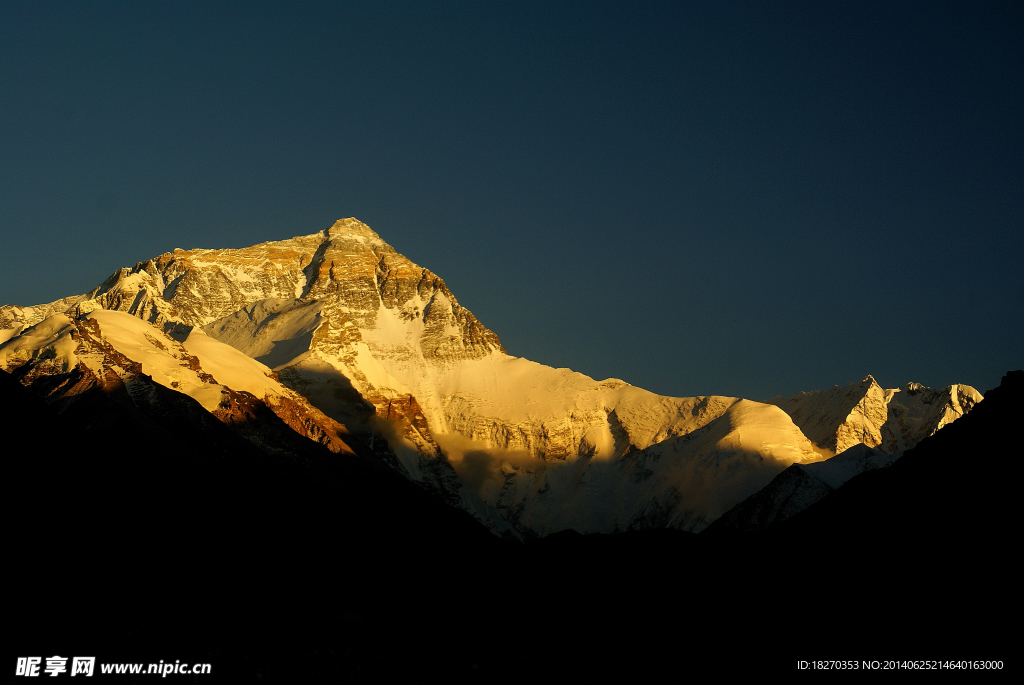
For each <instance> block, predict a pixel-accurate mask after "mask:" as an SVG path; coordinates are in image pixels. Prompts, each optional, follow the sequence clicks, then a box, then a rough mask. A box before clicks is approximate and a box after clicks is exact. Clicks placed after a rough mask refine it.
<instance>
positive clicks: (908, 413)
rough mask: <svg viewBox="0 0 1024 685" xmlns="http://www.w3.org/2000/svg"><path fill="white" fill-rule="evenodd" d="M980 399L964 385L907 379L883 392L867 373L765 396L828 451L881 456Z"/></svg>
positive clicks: (927, 432) (909, 444) (917, 438)
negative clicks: (868, 451)
mask: <svg viewBox="0 0 1024 685" xmlns="http://www.w3.org/2000/svg"><path fill="white" fill-rule="evenodd" d="M981 399H982V397H981V393H979V392H978V391H977V390H975V389H974V388H972V387H970V386H969V385H950V386H948V387H946V388H944V389H941V390H934V389H932V388H926V387H925V386H923V385H920V384H919V383H908V384H907V385H905V386H903V387H902V388H895V389H891V390H885V389H883V388H882V387H881V386H880V385H878V383H877V382H875V379H874V378H872V377H871V376H867V377H866V378H864V380H862V381H860V382H859V383H851V384H850V385H847V386H846V387H843V388H840V387H839V386H833V387H832V388H830V389H828V390H819V391H815V392H802V393H798V394H796V395H793V396H791V397H787V398H782V397H773V398H772V399H770V400H767V402H768V403H769V404H774V405H776V406H778V407H780V408H782V409H783V410H784V411H785V412H786V413H787V414H789V415H790V416H791V417H792V418H793V422H794V423H795V424H796V425H798V426H799V427H800V429H801V430H802V431H803V433H804V435H806V436H807V437H808V438H810V439H811V440H812V441H814V443H815V444H816V445H817V446H818V447H820V448H823V449H826V450H828V451H829V452H831V453H833V454H838V453H840V452H845V451H846V450H848V449H850V448H851V447H853V446H855V445H861V444H863V445H867V446H868V447H873V448H876V449H878V450H880V451H881V452H884V453H886V454H893V453H896V452H901V451H903V450H906V449H909V448H910V447H913V446H914V445H916V444H917V443H918V442H920V441H921V440H923V439H924V438H926V437H928V436H929V435H932V434H933V433H935V431H937V430H938V429H940V428H942V427H943V426H945V425H946V424H948V423H950V422H951V421H954V420H956V419H957V418H959V417H960V416H963V415H964V414H966V413H967V412H968V411H970V410H971V408H972V407H973V406H974V405H975V404H976V403H978V402H980V401H981Z"/></svg>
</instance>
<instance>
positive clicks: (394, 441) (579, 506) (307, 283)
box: [0, 218, 980, 536]
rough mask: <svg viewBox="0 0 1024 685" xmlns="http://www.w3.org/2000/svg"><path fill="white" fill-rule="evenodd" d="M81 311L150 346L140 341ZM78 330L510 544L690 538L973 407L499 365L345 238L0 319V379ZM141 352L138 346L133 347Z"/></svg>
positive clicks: (470, 329)
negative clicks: (296, 405) (266, 413)
mask: <svg viewBox="0 0 1024 685" xmlns="http://www.w3.org/2000/svg"><path fill="white" fill-rule="evenodd" d="M99 310H110V311H111V312H123V313H124V315H129V316H130V317H134V319H136V320H139V323H138V325H142V326H146V325H148V326H149V327H151V328H152V329H153V331H152V332H151V334H150V335H149V336H148V337H147V336H146V335H142V334H141V333H140V332H139V331H137V330H135V328H137V325H136V324H131V325H129V324H128V322H127V321H126V320H123V319H118V318H116V317H113V318H112V317H111V316H109V315H103V316H98V315H99ZM89 321H93V322H95V323H89V324H87V325H88V326H93V327H94V328H95V327H96V326H98V329H96V330H98V331H99V333H98V334H97V335H100V336H101V338H102V340H103V341H105V344H110V345H112V346H113V347H114V348H117V349H116V350H115V351H116V352H117V353H118V354H120V355H123V356H124V357H126V358H128V359H131V360H133V361H135V362H139V363H141V364H142V370H143V372H144V373H149V372H147V371H145V369H146V359H149V358H151V359H155V358H156V357H155V356H153V355H154V354H155V353H154V352H153V349H155V348H156V347H159V346H162V347H163V348H165V350H166V351H168V354H170V355H171V356H172V357H173V356H174V355H178V356H177V357H174V358H176V359H178V360H179V361H178V362H177V363H183V362H181V360H183V359H185V357H182V356H181V355H182V354H187V355H189V356H190V358H191V357H194V358H195V359H196V360H197V361H196V362H195V363H194V364H193V365H194V366H197V367H201V368H203V369H206V368H207V367H208V366H209V367H218V368H221V369H222V370H221V371H220V372H219V373H215V374H214V376H216V377H217V380H218V386H217V387H218V388H220V387H221V385H223V386H224V388H223V390H216V389H211V387H212V386H210V383H206V386H210V387H206V386H203V383H201V382H200V381H201V377H200V381H195V383H199V385H196V386H195V387H196V388H199V389H201V390H202V391H203V392H205V393H207V395H209V394H210V393H211V392H214V393H217V392H227V391H229V390H233V391H244V392H250V393H251V394H253V395H254V396H255V397H256V399H258V400H260V401H264V400H266V401H267V403H268V405H269V406H277V405H279V404H280V400H279V399H274V398H280V397H287V398H288V400H289V401H290V402H295V401H298V400H302V401H305V402H308V404H309V407H308V408H303V412H305V414H304V415H310V416H317V417H322V418H318V419H317V423H318V425H319V426H324V425H328V426H336V425H337V426H343V427H347V428H345V430H347V431H351V435H348V434H347V433H346V438H345V442H346V444H347V443H349V442H353V441H355V440H359V441H362V443H363V444H365V446H366V450H365V451H368V452H371V453H373V454H376V455H377V456H378V458H380V459H382V460H384V461H385V462H387V463H388V464H390V465H391V466H392V467H393V468H395V469H397V470H399V471H400V472H401V473H403V474H405V475H406V476H407V477H409V478H410V479H412V480H414V481H417V482H419V483H420V484H422V485H423V486H424V487H426V488H427V489H428V490H431V491H433V492H435V493H437V494H438V495H440V496H442V497H443V498H444V499H445V500H446V501H448V502H449V503H450V504H452V505H455V506H458V507H461V508H464V509H467V510H469V511H471V512H472V513H473V514H474V515H476V516H477V517H478V518H479V519H480V520H481V521H483V522H484V523H485V524H486V525H488V526H490V527H491V528H492V529H493V530H495V531H496V532H507V533H510V534H514V535H526V536H533V535H546V534H549V533H553V532H557V531H559V530H563V529H567V528H572V529H575V530H577V531H580V532H614V531H622V530H629V529H636V528H646V527H672V528H680V529H684V530H691V531H699V530H701V529H702V528H704V527H705V526H707V525H708V524H709V523H710V522H711V521H713V520H715V519H716V518H718V517H719V516H721V515H722V514H723V513H724V512H726V511H727V510H729V509H730V508H731V507H733V506H734V505H736V504H737V503H739V502H741V501H742V500H744V499H745V498H746V497H748V496H749V495H751V494H753V493H754V492H756V491H758V490H759V489H760V488H762V487H763V486H765V485H766V484H767V483H768V482H769V481H771V480H772V479H773V478H774V477H775V476H776V475H778V474H779V473H781V472H782V471H783V470H784V469H786V468H787V467H788V466H790V465H792V464H807V463H812V462H818V461H821V460H823V459H825V458H827V457H830V456H831V455H832V454H834V453H835V452H836V451H841V450H840V448H845V447H846V446H849V445H850V444H856V443H859V442H864V443H865V444H868V445H869V446H871V447H876V446H879V445H882V446H883V448H889V447H891V448H892V450H891V451H897V450H901V449H906V448H907V447H909V446H911V444H912V443H913V442H915V441H916V440H919V439H921V438H922V437H924V436H925V435H926V434H930V432H934V431H935V430H937V428H938V427H939V426H941V425H942V423H944V422H948V421H949V420H952V419H953V418H955V417H956V416H959V415H961V414H962V413H964V412H966V411H968V410H969V409H970V407H971V406H973V402H975V401H977V400H978V399H980V395H978V394H977V393H976V392H975V391H974V390H973V389H971V388H967V386H950V388H947V389H946V390H945V391H931V390H928V389H923V388H921V387H920V386H916V385H908V386H907V387H906V388H905V389H904V390H903V391H902V395H906V396H907V397H911V396H913V397H917V398H918V399H917V400H915V401H912V402H910V403H909V404H907V403H904V404H900V403H898V402H896V400H894V399H893V396H894V394H895V393H896V392H897V391H895V390H894V391H886V390H882V389H881V388H879V387H878V386H877V384H875V383H874V380H873V379H870V377H869V378H868V379H865V380H864V381H863V382H862V383H861V384H855V385H857V387H856V388H854V387H852V386H848V387H847V388H845V389H843V390H841V391H840V390H838V389H837V388H834V389H833V390H832V391H825V392H824V393H817V394H815V393H811V394H808V395H806V396H799V397H794V398H789V399H788V400H782V399H781V398H776V399H774V400H771V401H769V403H760V402H753V401H749V400H743V399H738V398H732V397H718V396H709V397H690V398H678V397H664V396H659V395H655V394H654V393H651V392H648V391H646V390H643V389H640V388H636V387H634V386H631V385H629V384H628V383H625V382H623V381H620V380H615V379H608V380H604V381H596V380H594V379H592V378H589V377H587V376H584V375H583V374H580V373H575V372H573V371H570V370H569V369H554V368H551V367H547V366H543V365H541V364H537V363H534V362H531V361H528V360H526V359H522V358H518V357H513V356H510V355H509V354H507V352H506V350H505V349H504V347H502V345H501V342H500V340H499V339H498V336H497V335H495V334H494V333H493V332H492V331H490V330H489V329H488V328H486V327H485V326H484V325H483V324H482V323H481V322H480V321H478V320H477V319H476V317H475V316H473V314H472V313H471V312H469V311H468V310H467V309H465V308H464V307H462V306H461V305H459V303H458V300H457V299H456V298H455V296H454V294H453V293H452V292H451V291H450V290H449V289H448V287H447V286H446V285H445V283H444V281H443V280H441V278H440V277H439V276H437V275H436V274H434V273H432V272H431V271H429V270H428V269H426V268H423V267H420V266H418V265H416V264H415V263H413V262H412V261H411V260H409V259H408V258H406V257H404V256H402V255H401V254H399V253H398V252H396V251H395V249H394V248H392V247H391V246H390V245H389V244H387V243H386V242H385V241H384V240H383V239H381V238H380V236H378V235H377V233H375V232H374V231H373V230H372V229H371V228H370V227H369V226H367V225H366V224H364V223H363V222H361V221H359V220H357V219H354V218H348V219H340V220H338V221H336V222H335V223H334V224H333V225H332V226H330V227H329V228H327V229H325V230H323V231H319V232H317V233H313V234H310V235H304V236H297V237H293V238H290V239H287V240H281V241H273V242H267V243H262V244H259V245H254V246H252V247H247V248H242V249H221V250H210V249H195V250H181V249H175V250H174V251H172V252H168V253H165V254H162V255H160V256H158V257H155V258H153V259H149V260H147V261H144V262H139V263H138V264H136V265H135V266H134V267H132V268H122V269H119V270H118V271H116V272H115V273H114V274H112V275H111V276H110V277H109V278H107V279H106V280H105V281H104V282H103V283H102V284H100V285H99V286H97V287H96V288H94V289H93V290H92V291H90V292H88V293H85V294H82V295H78V296H73V297H68V298H64V299H62V300H58V301H56V302H51V303H49V304H45V305H38V306H33V307H17V306H10V305H8V306H4V307H0V329H2V332H0V342H3V341H5V340H6V341H7V342H6V343H4V344H3V346H2V347H0V363H2V364H3V366H4V368H6V369H9V370H13V369H16V368H20V367H22V366H25V365H33V364H34V365H38V364H39V363H40V360H41V359H44V358H48V359H51V360H52V359H57V358H60V359H64V360H65V361H66V362H67V364H71V366H74V364H73V363H72V360H73V358H75V355H76V354H78V352H77V350H76V346H81V345H83V344H84V343H83V342H82V341H83V340H84V338H83V333H82V330H83V329H82V326H83V325H86V324H83V323H76V322H89ZM122 329H124V330H123V331H122ZM129 329H131V335H129V334H128V332H127V331H129ZM72 330H75V331H77V336H78V337H77V338H76V336H75V335H74V334H72ZM89 330H93V328H90V329H89ZM46 331H50V332H51V333H52V334H53V335H50V334H46V333H45V332H46ZM61 331H63V333H60V332H61ZM105 331H109V332H106V333H105ZM117 331H121V332H117ZM55 336H56V337H55ZM140 336H141V337H140ZM149 338H152V339H153V340H156V341H157V342H156V343H151V342H150V343H146V344H148V345H149V347H146V344H143V342H140V341H144V340H149ZM119 340H122V341H129V340H131V341H134V342H131V343H130V344H129V343H128V342H123V344H120V347H119V342H118V341H119ZM176 343H181V345H180V346H179V347H181V348H182V349H181V350H178V348H177V347H175V344H176ZM92 344H95V343H92ZM151 348H152V349H151ZM225 348H234V351H237V352H241V353H242V354H243V355H244V357H242V356H241V355H239V358H240V359H244V358H248V359H249V360H252V361H253V363H254V364H256V365H257V366H256V367H252V368H254V369H255V368H262V369H264V371H263V372H257V375H259V373H263V374H264V375H266V376H267V377H268V378H270V379H271V380H272V381H273V383H272V384H271V385H272V387H271V386H267V387H264V385H265V384H261V383H262V382H259V383H255V384H254V383H253V380H252V379H253V378H254V376H253V375H252V373H253V372H252V371H251V369H250V373H249V374H248V375H244V374H243V375H244V378H245V379H248V380H246V381H245V382H247V383H249V385H248V386H247V387H245V388H242V387H238V388H232V387H229V386H231V380H230V379H231V377H232V376H237V377H238V378H239V379H240V380H239V382H243V381H242V380H241V379H242V376H240V375H238V374H232V373H231V371H230V369H229V368H227V367H230V364H228V365H227V367H226V366H225V362H224V360H227V359H230V358H231V355H230V354H228V353H226V352H225ZM90 349H91V348H90ZM237 352H236V353H237ZM166 356H167V355H164V357H166ZM204 356H205V357H207V358H208V359H209V361H207V359H205V358H204ZM67 364H65V367H67ZM169 364H170V365H171V366H173V364H172V363H171V362H168V361H167V360H166V359H164V361H163V362H161V363H160V364H155V363H154V365H153V368H154V369H156V368H159V369H163V370H164V371H166V370H167V369H168V368H170V366H168V365H169ZM240 366H244V365H240ZM65 367H59V365H54V364H52V363H51V364H50V365H49V366H46V367H45V369H40V370H38V371H36V372H34V373H33V374H28V373H22V374H21V378H23V379H28V380H27V381H24V382H27V383H31V382H32V381H31V379H36V378H39V377H40V376H41V375H45V374H47V373H50V374H53V373H68V372H69V369H68V368H65ZM163 375H164V377H166V378H168V379H170V378H172V376H174V374H172V373H169V372H168V373H164V374H163ZM208 375H209V374H208ZM222 377H223V378H222ZM154 378H156V376H154ZM158 382H159V381H158ZM182 382H184V381H182ZM189 382H192V381H189ZM201 386H203V387H201ZM168 387H175V389H179V390H181V391H185V390H187V389H186V388H185V387H184V386H181V387H180V388H179V387H176V386H173V385H170V381H168ZM188 387H192V386H188ZM264 391H265V392H266V396H260V395H261V393H264ZM951 393H952V395H951V396H952V397H953V399H954V400H956V398H968V399H969V401H967V402H966V403H957V404H956V411H955V412H953V413H952V414H949V415H948V416H947V415H946V414H943V415H942V417H940V418H938V419H936V418H935V417H934V416H932V414H931V413H929V410H928V407H935V408H939V407H944V406H946V404H948V403H944V400H943V398H946V397H947V396H950V394H951ZM270 395H273V397H270ZM902 395H901V396H902ZM210 397H213V396H212V395H211V396H210ZM268 398H269V399H268ZM296 398H298V400H297V399H296ZM214 400H216V397H213V399H212V400H210V399H209V398H208V400H207V401H208V402H209V401H213V404H214V405H217V404H218V401H214ZM275 402H276V403H277V404H275ZM904 405H906V406H904ZM926 405H927V406H926ZM204 406H206V405H204ZM897 407H902V408H903V412H902V413H899V412H896V411H895V408H897ZM894 412H895V413H894ZM933 413H934V412H933ZM954 414H955V415H954ZM311 430H312V433H313V434H316V435H319V434H320V432H322V430H321V429H311ZM318 430H319V432H318ZM332 430H335V429H332ZM886 431H887V432H886ZM335 432H337V430H335ZM883 443H884V444H883ZM886 451H890V450H889V449H886Z"/></svg>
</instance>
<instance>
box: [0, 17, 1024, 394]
mask: <svg viewBox="0 0 1024 685" xmlns="http://www.w3.org/2000/svg"><path fill="white" fill-rule="evenodd" d="M338 4H339V3H322V4H321V3H297V7H296V6H295V5H296V4H295V3H281V4H277V3H249V2H245V3H217V2H212V3H210V2H198V3H136V2H124V3H97V2H89V3H81V2H76V3H69V4H62V3H61V4H57V3H36V2H33V3H25V2H3V3H0V16H2V20H0V238H2V241H0V302H3V303H16V304H36V303H39V302H44V301H50V300H53V299H56V298H58V297H62V296H65V295H70V294H76V293H80V292H83V291H85V290H87V289H89V288H91V287H92V286H94V285H96V284H97V283H99V282H100V281H101V280H102V279H103V278H105V277H106V276H107V275H108V274H110V273H111V272H112V271H114V269H116V268H117V267H119V266H122V265H131V264H134V263H135V262H137V261H140V260H143V259H146V258H149V257H152V256H155V255H157V254H159V253H162V252H166V251H168V250H171V249H173V248H174V247H183V248H192V247H242V246H245V245H250V244H254V243H258V242H262V241H265V240H274V239H281V238H287V237H291V236H292V235H298V234H305V233H312V232H314V231H317V230H321V229H323V228H325V227H326V226H328V225H330V223H331V222H332V221H333V220H334V219H336V218H339V217H346V216H355V217H358V218H359V219H362V220H363V221H365V222H367V223H368V224H369V225H370V226H372V227H373V228H374V229H375V230H376V231H377V232H378V233H380V235H381V236H382V237H383V238H384V239H385V240H387V241H388V242H390V243H391V244H392V245H394V246H395V248H396V249H397V250H398V251H399V252H401V253H403V254H405V255H406V256H408V257H409V258H411V259H412V260H414V261H416V262H417V263H419V264H421V265H423V266H426V267H428V268H430V269H431V270H433V271H435V272H436V273H438V274H439V275H440V276H442V277H443V278H444V279H445V280H446V281H447V283H448V284H449V286H450V287H451V289H452V290H453V292H454V293H455V294H456V296H457V297H458V298H459V300H460V302H461V303H462V304H463V305H465V306H466V307H468V308H469V309H470V310H472V311H473V312H474V313H475V314H476V315H477V316H478V317H479V318H480V319H481V320H482V321H483V322H484V323H485V324H486V325H487V326H489V327H490V328H492V329H493V330H494V331H495V332H497V333H498V334H499V335H500V336H501V338H502V340H503V342H504V343H505V345H506V347H507V348H508V350H509V352H510V353H512V354H515V355H519V356H524V357H527V358H530V359H534V360H536V361H539V362H542V363H545V364H550V365H553V366H568V367H570V368H572V369H575V370H578V371H582V372H584V373H586V374H588V375H591V376H594V377H595V378H605V377H618V378H622V379H624V380H626V381H629V382H631V383H633V384H636V385H639V386H642V387H646V388H648V389H651V390H654V391H656V392H660V393H664V394H670V395H695V394H710V393H714V394H726V395H739V396H745V397H751V398H754V399H762V398H765V397H767V396H770V395H774V394H779V393H782V394H789V393H792V392H796V391H798V390H811V389H818V388H824V387H828V386H830V385H832V384H835V383H839V384H845V383H849V382H851V381H854V380H859V379H860V378H861V377H863V376H864V375H865V374H868V373H871V374H874V375H875V377H876V378H877V379H878V380H879V381H880V382H881V383H882V384H883V385H886V386H889V387H892V386H895V385H898V384H902V383H905V382H907V381H909V380H916V381H919V382H923V383H926V384H928V385H933V386H943V385H947V384H949V383H953V382H963V383H969V384H972V385H975V386H977V387H978V389H980V390H982V391H984V390H987V389H989V388H990V387H992V386H994V385H995V384H997V383H998V381H999V377H1000V376H1001V374H1002V373H1003V372H1005V371H1006V370H1008V369H1010V368H1020V367H1021V366H1022V365H1024V342H1022V341H1024V267H1022V265H1021V254H1024V237H1022V234H1024V231H1022V228H1024V226H1022V219H1024V203H1022V188H1024V173H1022V171H1024V132H1022V131H1024V127H1022V123H1024V68H1022V67H1024V47H1022V46H1024V42H1022V38H1021V36H1022V35H1024V14H1022V10H1021V5H1020V3H1019V2H1014V3H1006V4H997V3H985V4H984V6H982V7H978V6H976V5H978V3H959V4H941V3H932V2H928V3H921V4H914V3H907V2H901V3H890V2H886V3H878V4H868V3H863V2H859V3H832V2H818V3H797V2H780V3H719V2H715V3H696V4H688V3H681V2H674V3H666V4H659V3H643V4H638V3H635V2H633V3H610V4H599V3H593V2H585V3H578V4H573V3H536V4H534V3H506V2H485V3H484V2H481V3H470V2H466V3H425V2H415V3H353V4H352V5H351V6H347V7H345V6H342V7H338V6H337V5H338ZM552 5H553V6H552Z"/></svg>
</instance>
